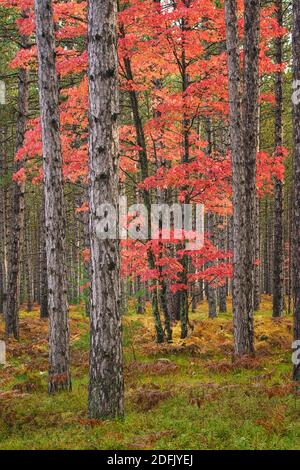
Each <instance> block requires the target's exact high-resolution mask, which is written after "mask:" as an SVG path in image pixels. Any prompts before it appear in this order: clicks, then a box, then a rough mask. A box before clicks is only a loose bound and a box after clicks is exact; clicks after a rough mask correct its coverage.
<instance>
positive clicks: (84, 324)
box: [0, 308, 300, 449]
mask: <svg viewBox="0 0 300 470" xmlns="http://www.w3.org/2000/svg"><path fill="white" fill-rule="evenodd" d="M266 312H268V313H267V314H265V313H264V312H262V313H260V315H259V321H264V318H265V317H266V315H269V308H267V309H266ZM73 313H74V318H75V320H76V329H77V330H76V335H74V338H73V340H72V343H71V347H72V351H73V354H75V355H76V354H77V355H78V354H79V353H80V354H79V356H80V357H81V355H82V354H83V353H84V354H85V355H87V354H86V353H87V351H88V348H89V335H88V319H86V318H84V317H83V316H81V313H80V314H78V313H76V312H72V315H73ZM205 314H206V313H205V311H203V310H201V312H199V313H197V314H196V315H194V316H193V317H192V318H193V320H194V321H196V320H198V319H199V317H200V318H201V320H202V321H203V320H204V319H205ZM147 315H148V314H147ZM197 316H198V318H197ZM29 321H30V320H29ZM218 321H220V322H222V321H224V322H226V321H227V322H228V321H231V319H230V316H229V314H226V315H224V316H222V318H221V320H218ZM149 323H150V321H149V318H148V320H147V325H148V324H149ZM209 328H211V324H209ZM145 331H147V326H145V324H144V323H143V321H142V320H141V319H140V317H139V318H137V317H136V316H135V315H133V314H132V312H130V315H129V316H126V317H125V319H124V346H125V362H126V369H125V372H126V377H125V378H126V416H125V419H124V421H113V422H99V423H98V422H91V421H89V420H88V419H87V415H86V412H87V384H88V376H87V362H83V363H82V364H81V363H78V364H77V365H76V368H75V367H73V390H72V392H71V393H69V394H67V393H60V394H58V395H56V396H54V397H49V396H48V395H47V374H46V371H45V370H44V369H41V370H39V364H40V362H39V359H40V358H39V357H34V359H32V361H33V362H30V353H29V352H28V351H24V353H23V355H21V356H18V357H15V358H12V359H10V358H9V366H10V368H9V374H11V376H10V375H8V373H7V369H5V368H1V369H0V379H1V378H3V379H4V378H5V380H3V383H4V385H3V386H2V383H1V382H0V384H1V385H0V389H1V390H0V393H1V391H3V390H6V391H8V392H9V393H10V392H12V393H11V394H9V395H8V396H7V397H4V399H1V407H0V449H147V448H148V449H299V448H300V444H299V443H300V402H299V399H298V398H296V397H295V396H293V395H292V394H291V392H289V391H288V390H287V391H286V392H284V393H276V392H274V394H272V392H270V390H271V391H272V387H275V389H276V387H279V389H280V387H281V388H283V389H284V386H285V385H286V384H287V383H288V381H289V377H290V373H291V363H290V353H289V352H288V351H286V350H285V349H284V348H280V347H273V348H272V349H270V351H269V353H268V355H267V356H266V357H265V359H264V360H263V361H262V363H261V366H260V365H259V367H258V368H254V369H247V368H243V367H238V368H236V369H232V370H231V369H229V370H224V371H222V370H219V369H216V370H214V369H210V368H209V367H208V366H209V365H210V364H211V361H215V362H216V363H217V362H218V361H222V360H223V361H229V362H230V360H231V358H230V355H227V356H226V355H224V354H222V353H221V352H220V351H219V350H217V349H216V350H214V351H213V352H212V353H211V354H209V355H205V354H201V351H200V353H199V354H198V355H196V356H194V355H191V354H190V353H189V350H188V349H187V352H185V351H180V352H178V353H176V354H172V353H170V354H165V353H164V352H163V351H162V353H161V354H160V353H158V354H155V355H153V354H150V353H149V354H147V352H146V351H147V349H144V348H143V346H144V342H143V341H140V335H141V334H144V333H145ZM266 336H268V333H266ZM147 338H149V336H148V337H147ZM28 340H29V339H28V338H27V339H25V340H24V344H28ZM147 341H148V340H147ZM149 341H150V340H149ZM264 342H266V344H268V340H267V339H265V340H262V344H264ZM81 353H82V354H81ZM159 358H164V360H165V362H167V363H169V364H170V363H171V364H173V365H174V364H176V366H177V367H176V368H173V369H170V371H168V370H165V371H164V372H163V369H162V371H161V372H160V370H159V368H158V369H157V368H155V366H156V365H157V363H159ZM165 358H167V361H166V359H165ZM145 363H147V364H149V368H148V369H147V368H145V369H144V368H143V366H142V365H143V364H145ZM138 365H141V366H142V367H138ZM28 384H33V388H32V390H30V387H29V389H28V391H27V390H26V387H27V386H28ZM22 387H25V390H23V391H22ZM153 389H154V390H158V393H159V392H160V391H161V392H165V391H168V392H170V393H169V394H167V395H163V394H162V398H161V399H159V400H158V402H157V403H155V404H154V405H153V406H149V409H148V411H140V409H141V408H140V407H139V406H138V405H137V401H136V400H135V396H136V394H137V393H138V392H139V390H142V395H143V393H144V398H143V400H145V402H147V401H149V402H150V401H151V390H153ZM20 390H21V391H22V393H21V392H20ZM15 391H16V392H18V393H16V394H15V395H14V392H15ZM145 409H147V406H146V407H145Z"/></svg>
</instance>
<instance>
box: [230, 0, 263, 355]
mask: <svg viewBox="0 0 300 470" xmlns="http://www.w3.org/2000/svg"><path fill="white" fill-rule="evenodd" d="M225 16H226V39H227V52H228V75H229V102H230V135H231V154H232V178H233V265H234V274H233V314H234V348H235V354H236V355H244V354H251V353H253V352H254V341H253V279H254V276H253V274H254V240H253V237H252V230H253V226H254V220H255V194H256V183H255V174H256V152H257V115H258V109H257V107H258V58H259V16H260V2H259V0H248V1H245V2H244V20H245V27H244V73H243V86H242V87H241V68H240V58H239V42H238V27H237V4H236V0H226V1H225Z"/></svg>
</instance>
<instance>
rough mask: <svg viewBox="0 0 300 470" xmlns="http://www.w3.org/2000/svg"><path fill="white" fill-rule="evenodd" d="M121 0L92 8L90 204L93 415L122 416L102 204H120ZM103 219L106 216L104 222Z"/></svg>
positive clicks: (115, 265) (114, 247) (114, 291)
mask: <svg viewBox="0 0 300 470" xmlns="http://www.w3.org/2000/svg"><path fill="white" fill-rule="evenodd" d="M116 13H117V2H116V0H91V1H90V2H89V12H88V60H89V66H88V76H89V123H90V128H89V204H90V249H91V306H90V318H91V343H90V381H89V402H88V411H89V416H90V418H96V419H100V418H114V417H122V416H123V413H124V405H123V402H124V397H123V395H124V385H123V355H122V334H121V306H120V276H119V274H120V270H119V242H118V240H117V238H116V237H112V238H110V237H109V236H108V237H106V236H105V230H104V231H103V232H101V231H100V232H101V236H100V233H99V223H101V218H102V219H103V217H105V210H104V212H103V214H102V215H101V214H99V210H101V206H102V207H103V205H107V204H109V205H111V206H113V207H114V208H115V209H117V207H118V153H119V143H118V123H117V119H118V114H119V96H118V57H117V15H116ZM102 222H103V220H102Z"/></svg>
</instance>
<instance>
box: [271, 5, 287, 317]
mask: <svg viewBox="0 0 300 470" xmlns="http://www.w3.org/2000/svg"><path fill="white" fill-rule="evenodd" d="M276 8H277V12H276V16H277V21H278V24H279V25H280V26H282V25H283V13H282V0H276ZM275 55H276V57H275V59H276V60H275V62H276V64H278V65H281V64H282V38H281V37H278V38H276V39H275ZM282 85H283V83H282V73H281V72H277V73H276V75H275V99H276V106H275V155H276V153H278V155H280V154H281V147H282V103H283V90H282ZM283 262H284V258H283V184H282V182H281V181H280V180H279V179H277V178H275V181H274V254H273V317H281V316H282V314H283V307H284V286H283V282H284V276H283Z"/></svg>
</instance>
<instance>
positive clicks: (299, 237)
mask: <svg viewBox="0 0 300 470" xmlns="http://www.w3.org/2000/svg"><path fill="white" fill-rule="evenodd" d="M293 90H294V92H293V124H294V171H293V173H294V230H293V266H294V340H295V341H299V340H300V0H294V2H293ZM294 380H297V381H298V382H300V366H299V365H298V366H295V367H294Z"/></svg>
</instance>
